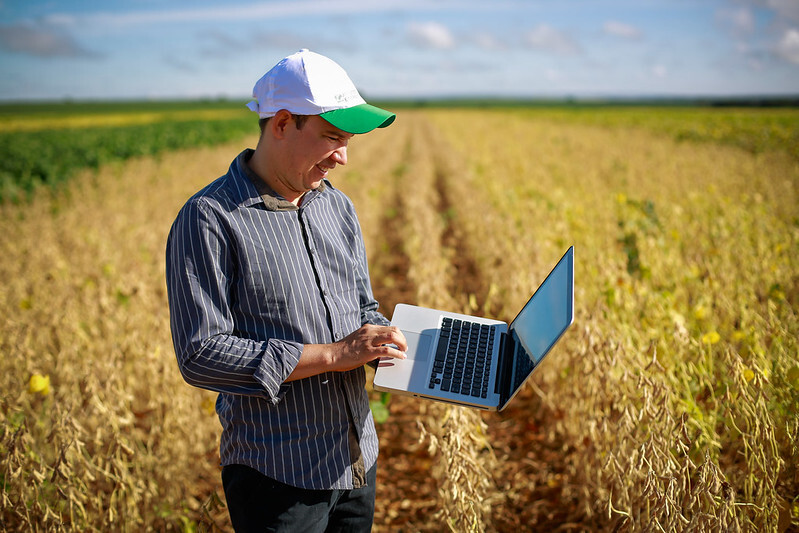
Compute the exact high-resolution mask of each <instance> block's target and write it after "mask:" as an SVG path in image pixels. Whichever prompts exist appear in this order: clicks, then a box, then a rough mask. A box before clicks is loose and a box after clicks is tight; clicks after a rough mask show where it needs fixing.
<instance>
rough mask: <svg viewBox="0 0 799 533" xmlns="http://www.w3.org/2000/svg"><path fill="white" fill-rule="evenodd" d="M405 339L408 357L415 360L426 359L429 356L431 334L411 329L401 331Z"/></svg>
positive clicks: (431, 341) (431, 340)
mask: <svg viewBox="0 0 799 533" xmlns="http://www.w3.org/2000/svg"><path fill="white" fill-rule="evenodd" d="M402 333H403V334H404V335H405V340H407V341H408V351H407V352H406V353H407V355H408V359H415V360H416V361H427V360H428V359H429V358H430V351H431V350H430V346H431V345H432V343H433V336H432V335H428V334H427V333H416V332H413V331H403V332H402Z"/></svg>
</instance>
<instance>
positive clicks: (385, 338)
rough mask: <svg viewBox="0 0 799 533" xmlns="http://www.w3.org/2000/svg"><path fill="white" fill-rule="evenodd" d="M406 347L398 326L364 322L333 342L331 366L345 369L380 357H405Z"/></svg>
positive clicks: (341, 369)
mask: <svg viewBox="0 0 799 533" xmlns="http://www.w3.org/2000/svg"><path fill="white" fill-rule="evenodd" d="M407 349H408V343H407V341H406V340H405V335H403V334H402V331H400V330H399V328H397V327H395V326H375V325H373V324H364V325H363V326H361V327H360V328H358V329H357V330H355V331H353V332H352V333H350V334H349V335H347V336H346V337H344V338H343V339H342V340H340V341H338V342H336V343H334V344H333V359H334V361H333V366H334V368H335V369H336V370H339V371H346V370H352V369H353V368H358V367H359V366H363V365H365V364H366V363H369V362H371V361H374V360H375V359H380V358H381V357H392V358H395V359H405V350H407Z"/></svg>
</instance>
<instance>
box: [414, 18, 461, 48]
mask: <svg viewBox="0 0 799 533" xmlns="http://www.w3.org/2000/svg"><path fill="white" fill-rule="evenodd" d="M408 34H409V35H410V37H411V39H412V40H413V41H414V42H415V43H416V44H418V45H420V46H422V47H425V48H436V49H439V50H447V49H450V48H453V47H454V46H455V39H454V38H453V36H452V33H450V31H449V29H448V28H447V27H446V26H444V25H443V24H439V23H438V22H413V23H411V24H409V25H408Z"/></svg>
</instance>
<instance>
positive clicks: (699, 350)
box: [0, 103, 799, 532]
mask: <svg viewBox="0 0 799 533" xmlns="http://www.w3.org/2000/svg"><path fill="white" fill-rule="evenodd" d="M239 108H243V105H241V106H238V107H231V106H227V105H223V104H222V103H194V104H192V105H189V104H187V103H181V104H175V103H173V104H170V105H166V104H164V105H163V106H160V107H159V106H154V105H151V106H149V107H148V106H145V105H142V106H141V107H136V106H131V107H130V108H126V110H125V112H120V110H119V109H117V108H115V107H113V106H111V107H109V108H104V107H103V106H99V105H98V106H96V107H91V106H88V108H87V109H83V108H80V109H75V108H73V109H71V111H70V112H69V113H65V112H61V113H60V112H59V111H58V110H59V109H61V108H58V107H57V106H53V108H52V109H50V108H48V109H42V108H39V109H21V110H13V109H6V108H3V109H0V111H2V112H0V151H1V152H0V153H2V155H3V158H2V159H4V162H3V163H2V165H0V184H1V185H2V186H1V187H0V189H1V191H2V198H1V199H2V203H0V254H2V262H0V276H2V279H3V283H2V285H1V286H0V287H1V288H0V295H2V297H0V355H2V357H0V388H1V389H2V391H3V393H2V396H0V485H2V507H1V508H0V524H2V529H4V530H8V531H184V532H198V531H225V532H227V531H232V528H231V527H230V524H229V522H228V519H227V514H226V510H225V501H224V494H223V492H222V489H221V482H220V479H219V467H218V451H217V446H218V440H219V432H220V426H219V422H218V421H217V419H216V415H215V413H214V400H215V398H214V395H213V394H212V393H210V392H206V391H202V390H199V389H195V388H192V387H190V386H188V385H187V384H185V383H184V382H183V380H182V378H181V376H180V373H179V371H178V369H177V365H176V362H175V357H174V354H173V352H172V345H171V339H170V334H169V317H168V309H167V303H166V288H165V281H164V270H165V266H164V247H165V242H166V236H167V232H168V230H169V227H170V225H171V223H172V220H173V219H174V217H175V215H176V213H177V210H178V209H179V208H180V206H181V205H182V204H183V202H184V201H185V200H186V199H187V198H188V197H189V196H190V195H191V194H193V193H194V192H195V191H196V190H197V189H199V188H200V187H202V186H203V185H205V184H206V183H208V182H210V181H211V180H213V179H215V178H216V177H218V176H219V175H221V174H223V173H224V172H225V171H226V170H227V167H228V165H229V164H230V161H232V160H233V158H234V157H235V156H236V154H238V153H239V152H240V151H241V149H243V148H245V147H254V146H255V143H256V142H257V125H256V123H255V119H254V118H253V117H252V116H249V115H247V114H246V110H245V111H240V110H239ZM62 111H63V110H62ZM397 113H398V118H397V120H396V122H395V123H394V124H393V125H392V126H391V127H390V128H387V129H385V130H378V131H375V132H373V133H370V134H368V135H364V136H357V137H355V138H354V139H353V140H352V141H351V142H350V145H349V148H348V157H349V163H348V164H347V165H346V166H343V167H339V168H336V169H335V170H334V171H333V172H332V173H331V181H332V183H333V185H334V186H335V187H337V188H339V189H341V190H343V191H344V192H346V193H347V194H348V195H349V196H350V197H351V198H352V200H353V202H354V203H355V206H356V208H357V210H358V214H359V219H360V222H361V225H362V227H363V231H364V238H365V241H366V246H367V253H368V256H369V263H370V275H371V279H372V284H373V288H374V291H375V295H376V296H377V298H378V300H379V301H380V302H381V307H382V311H383V312H384V314H386V316H389V317H390V315H391V313H392V310H393V308H394V305H395V304H396V303H399V302H406V303H415V304H418V305H423V306H429V307H435V308H439V309H447V310H450V311H455V312H465V313H469V314H480V315H483V316H488V317H492V318H497V319H500V320H506V321H510V320H512V319H513V317H514V315H515V313H516V312H517V310H518V309H520V308H521V306H522V305H523V304H524V302H525V301H526V300H527V298H528V297H529V295H530V293H531V292H532V290H533V289H534V288H535V287H536V286H537V285H538V284H539V283H540V282H541V281H542V280H543V278H544V277H545V276H546V274H547V273H548V272H549V269H550V268H551V267H552V266H553V265H554V262H555V261H556V260H557V259H558V258H559V257H560V256H561V255H562V254H563V252H564V251H565V250H566V249H567V248H568V247H569V246H572V245H573V246H574V247H575V260H576V263H575V273H576V293H575V323H574V325H573V326H572V327H571V329H569V330H568V331H567V333H566V334H565V336H564V337H563V339H562V340H561V342H560V343H559V344H557V345H556V347H555V348H554V349H553V351H552V353H551V354H550V355H549V356H548V357H547V359H546V360H545V361H544V363H543V365H542V366H541V368H539V369H538V370H537V371H536V373H535V374H533V377H532V378H531V379H530V380H529V381H528V383H527V384H526V385H525V387H524V389H523V390H522V392H521V393H520V394H519V396H517V397H516V398H515V399H514V401H513V402H512V403H511V404H510V405H509V407H508V408H507V409H506V410H504V411H502V412H500V413H483V412H478V411H476V410H471V409H464V408H460V407H453V406H449V405H446V404H439V403H434V402H429V401H421V400H417V399H412V398H405V397H399V396H396V395H394V396H390V395H385V394H380V393H378V392H376V391H371V390H370V395H371V399H372V406H373V412H374V415H375V418H376V420H377V422H378V433H379V435H380V440H381V455H380V459H379V468H378V488H377V508H376V516H375V528H374V530H375V531H377V532H397V531H405V532H415V531H421V532H438V531H448V530H451V531H457V532H461V531H488V532H519V531H589V532H594V531H773V532H782V531H799V471H798V470H797V465H799V416H797V413H799V316H798V315H797V310H799V192H797V189H798V188H799V149H798V148H797V147H799V110H797V109H793V108H774V109H766V108H746V109H744V108H711V107H637V106H561V107H554V106H553V107H546V106H536V107H533V106H507V107H501V106H493V107H486V108H477V107H471V108H460V107H448V108H435V107H425V108H399V109H398V110H397ZM172 138H174V139H179V140H176V141H174V142H173V141H168V140H167V139H172Z"/></svg>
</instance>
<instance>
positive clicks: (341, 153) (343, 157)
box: [330, 146, 347, 165]
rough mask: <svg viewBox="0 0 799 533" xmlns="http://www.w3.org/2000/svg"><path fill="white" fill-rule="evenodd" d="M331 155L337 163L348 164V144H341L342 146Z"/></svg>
mask: <svg viewBox="0 0 799 533" xmlns="http://www.w3.org/2000/svg"><path fill="white" fill-rule="evenodd" d="M330 157H332V158H333V161H335V162H336V164H337V165H346V164H347V147H346V146H341V147H339V148H337V149H336V150H335V151H334V152H333V154H332V155H331V156H330Z"/></svg>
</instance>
